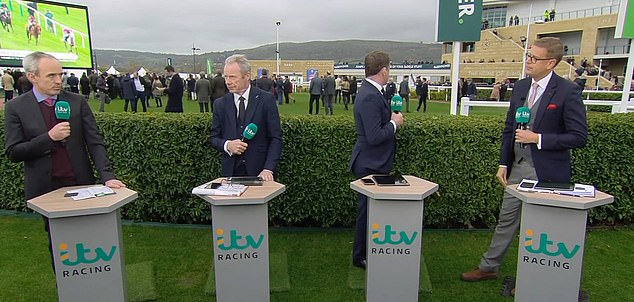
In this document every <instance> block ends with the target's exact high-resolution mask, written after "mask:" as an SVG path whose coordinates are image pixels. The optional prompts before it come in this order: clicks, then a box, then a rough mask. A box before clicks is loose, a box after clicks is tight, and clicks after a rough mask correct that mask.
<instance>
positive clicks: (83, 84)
mask: <svg viewBox="0 0 634 302" xmlns="http://www.w3.org/2000/svg"><path fill="white" fill-rule="evenodd" d="M79 87H80V89H81V94H83V95H84V96H85V97H86V100H88V97H89V96H90V79H88V76H87V75H86V73H85V72H84V73H83V74H82V75H81V78H80V79H79Z"/></svg>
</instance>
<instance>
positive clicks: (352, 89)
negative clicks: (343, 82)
mask: <svg viewBox="0 0 634 302" xmlns="http://www.w3.org/2000/svg"><path fill="white" fill-rule="evenodd" d="M357 85H359V83H358V82H357V77H355V76H353V77H352V78H351V79H350V101H352V104H354V100H355V99H356V98H357Z"/></svg>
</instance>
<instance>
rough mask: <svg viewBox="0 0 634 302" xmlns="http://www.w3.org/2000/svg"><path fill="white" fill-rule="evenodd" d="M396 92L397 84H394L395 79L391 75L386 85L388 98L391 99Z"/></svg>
mask: <svg viewBox="0 0 634 302" xmlns="http://www.w3.org/2000/svg"><path fill="white" fill-rule="evenodd" d="M395 94H396V84H394V81H393V80H392V78H391V77H390V78H389V79H388V80H387V85H385V98H386V99H388V100H391V99H392V97H393V96H394V95H395Z"/></svg>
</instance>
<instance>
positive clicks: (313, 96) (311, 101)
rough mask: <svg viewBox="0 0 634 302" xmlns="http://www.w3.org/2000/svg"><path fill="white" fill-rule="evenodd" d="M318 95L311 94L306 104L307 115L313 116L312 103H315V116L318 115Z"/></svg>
mask: <svg viewBox="0 0 634 302" xmlns="http://www.w3.org/2000/svg"><path fill="white" fill-rule="evenodd" d="M320 96H321V95H320V94H311V95H310V101H309V103H308V114H313V102H314V103H315V114H316V115H319V97H320Z"/></svg>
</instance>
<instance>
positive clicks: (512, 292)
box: [511, 289, 515, 297]
mask: <svg viewBox="0 0 634 302" xmlns="http://www.w3.org/2000/svg"><path fill="white" fill-rule="evenodd" d="M511 297H515V289H512V290H511Z"/></svg>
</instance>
